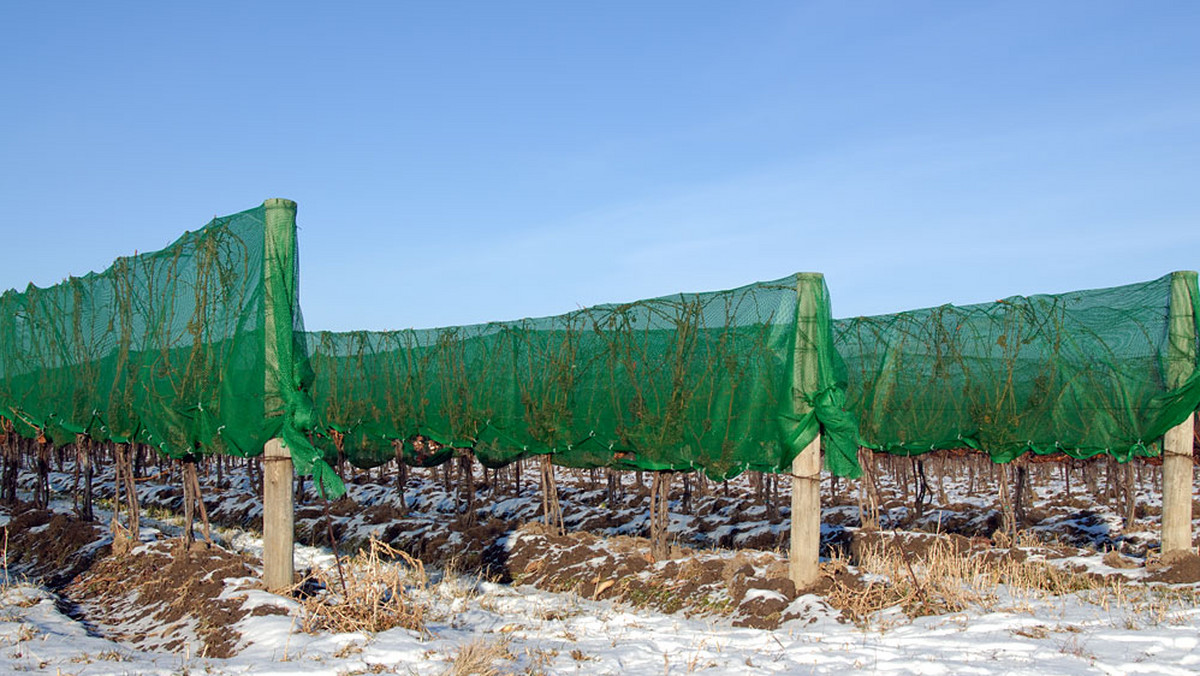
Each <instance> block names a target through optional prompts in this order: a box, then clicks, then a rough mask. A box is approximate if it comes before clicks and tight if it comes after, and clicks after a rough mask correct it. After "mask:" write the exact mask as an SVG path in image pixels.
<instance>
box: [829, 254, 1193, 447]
mask: <svg viewBox="0 0 1200 676" xmlns="http://www.w3.org/2000/svg"><path fill="white" fill-rule="evenodd" d="M1198 299H1200V294H1198V293H1197V282H1196V273H1194V272H1176V273H1173V274H1171V275H1168V276H1166V277H1163V278H1161V279H1157V280H1154V281H1152V282H1145V283H1142V284H1131V285H1128V286H1121V287H1116V288H1110V289H1098V290H1093V291H1078V292H1072V293H1064V294H1057V295H1038V296H1030V297H1012V298H1006V299H1004V300H1000V301H996V302H995V303H988V304H981V305H970V306H965V307H956V306H953V305H943V306H941V307H936V308H930V309H925V310H915V311H912V312H902V313H898V314H893V315H884V316H878V317H858V318H854V319H845V320H838V321H836V322H835V328H834V333H835V344H836V346H837V350H838V352H839V353H840V354H841V356H842V357H843V358H844V359H845V362H846V368H847V397H848V404H847V406H848V408H849V409H850V410H851V411H852V412H853V413H854V414H855V415H856V416H857V418H858V420H859V423H860V434H861V443H862V444H863V445H864V446H867V447H870V448H873V449H877V450H882V451H887V452H890V453H895V454H902V455H910V454H917V453H923V452H926V451H930V450H933V449H942V448H956V447H957V448H962V447H972V448H977V449H982V450H985V451H987V452H988V453H989V454H990V455H991V457H992V459H993V460H995V461H997V462H1007V461H1010V460H1012V459H1014V458H1016V457H1018V456H1019V455H1021V454H1022V453H1025V452H1026V451H1033V452H1034V453H1039V454H1048V453H1053V452H1058V451H1061V452H1064V453H1067V454H1069V455H1071V456H1074V457H1081V458H1082V457H1090V456H1093V455H1096V454H1099V453H1107V454H1110V455H1112V456H1113V457H1115V458H1116V459H1118V460H1120V461H1126V460H1128V459H1129V458H1131V457H1134V456H1151V455H1157V454H1158V452H1159V447H1160V440H1161V438H1162V436H1163V434H1164V433H1165V432H1166V431H1167V430H1168V429H1170V428H1171V427H1173V426H1174V425H1176V424H1178V423H1180V422H1182V421H1183V420H1185V419H1186V418H1187V416H1188V415H1191V413H1192V412H1193V411H1195V410H1196V408H1197V406H1198V405H1200V375H1198V372H1197V370H1196V360H1197V328H1196V317H1197V303H1198Z"/></svg>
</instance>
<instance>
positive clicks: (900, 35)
mask: <svg viewBox="0 0 1200 676" xmlns="http://www.w3.org/2000/svg"><path fill="white" fill-rule="evenodd" d="M0 66H2V67H0V85H2V87H3V89H2V91H3V92H4V95H3V98H2V99H0V100H2V101H3V102H4V105H3V106H0V207H2V208H0V234H2V235H3V238H2V239H0V242H2V244H0V252H3V253H2V255H3V263H2V264H0V288H12V287H18V288H23V287H24V285H25V284H26V283H28V282H34V283H37V284H39V285H46V284H51V283H55V282H57V281H60V280H61V279H63V278H64V277H66V276H67V275H69V274H75V275H79V274H83V273H86V272H88V271H90V270H96V269H102V268H104V267H106V266H107V265H108V264H109V263H110V262H111V261H112V260H113V259H114V258H115V257H117V256H120V255H126V254H129V253H132V252H133V251H135V250H138V251H146V250H152V249H157V248H160V247H162V246H164V245H166V244H167V243H169V242H170V241H172V240H174V239H175V238H176V237H177V236H178V235H179V234H180V233H182V232H183V231H184V230H185V229H195V228H196V227H199V226H200V225H203V224H204V223H205V222H207V221H208V220H209V219H211V218H212V217H213V216H214V215H220V214H227V213H232V212H236V211H240V210H242V209H246V208H249V207H252V206H255V205H256V204H259V203H261V202H262V200H263V199H265V198H267V197H287V198H290V199H294V200H296V201H297V202H298V203H299V205H300V210H299V224H300V247H301V256H302V286H301V293H302V303H303V308H304V313H305V318H306V322H307V325H308V327H309V328H312V329H332V330H345V329H356V328H363V329H382V328H404V327H430V326H444V325H452V324H467V323H474V322H482V321H488V320H503V319H515V318H519V317H525V316H541V315H548V314H557V313H561V312H566V311H569V310H571V309H574V308H576V307H581V306H587V305H593V304H596V303H602V302H615V301H627V300H634V299H637V298H648V297H653V296H658V295H664V294H670V293H674V292H679V291H702V290H711V289H720V288H729V287H734V286H740V285H743V284H746V283H749V282H752V281H757V280H765V279H775V278H779V277H783V276H785V275H787V274H790V273H792V272H796V271H819V272H824V273H825V274H826V277H827V281H828V284H829V287H830V290H831V294H832V298H833V304H834V314H835V315H837V316H850V315H857V314H876V313H884V312H891V311H898V310H903V309H911V308H915V307H924V306H929V305H936V304H940V303H944V302H955V303H970V302H981V301H988V300H993V299H995V298H999V297H1002V296H1007V295H1013V294H1028V293H1037V292H1055V291H1067V290H1071V289H1078V288H1093V287H1102V286H1112V285H1117V284H1123V283H1127V282H1133V281H1139V280H1145V279H1152V278H1156V277H1159V276H1161V275H1163V274H1165V273H1167V272H1169V271H1171V270H1175V269H1196V268H1197V267H1200V260H1198V258H1200V3H1197V2H1166V1H1164V2H1153V3H1135V2H1024V3H1023V2H1003V3H987V2H828V3H808V2H779V3H774V2H741V3H737V2H704V1H700V2H654V3H643V2H594V3H591V2H586V3H585V2H536V3H535V2H504V3H497V2H478V3H473V2H411V3H401V2H388V3H383V2H380V3H322V4H312V5H306V4H304V3H296V2H292V3H278V4H274V5H273V4H271V3H267V2H254V3H220V2H209V3H193V4H192V5H191V6H185V5H184V4H183V3H158V2H146V3H82V2H80V3H57V2H29V3H15V2H10V3H4V4H3V5H2V6H0Z"/></svg>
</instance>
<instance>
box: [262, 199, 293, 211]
mask: <svg viewBox="0 0 1200 676" xmlns="http://www.w3.org/2000/svg"><path fill="white" fill-rule="evenodd" d="M263 206H264V207H266V208H268V209H271V208H273V207H275V208H278V207H282V208H284V209H295V208H296V203H295V202H293V201H292V200H289V199H285V198H283V197H272V198H270V199H266V200H263Z"/></svg>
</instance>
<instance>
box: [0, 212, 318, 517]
mask: <svg viewBox="0 0 1200 676" xmlns="http://www.w3.org/2000/svg"><path fill="white" fill-rule="evenodd" d="M295 213H296V207H295V204H294V203H292V202H289V201H287V200H268V201H267V202H266V203H264V205H263V206H260V207H258V208H255V209H250V210H248V211H243V212H241V213H238V214H234V215H232V216H226V217H222V218H216V219H214V220H213V221H212V222H211V223H209V224H208V225H207V226H205V227H203V228H201V229H200V230H197V231H195V232H188V233H185V234H184V235H183V236H182V237H180V238H179V239H178V240H177V241H176V242H174V243H173V244H171V245H170V246H168V247H167V248H165V249H163V250H161V251H156V252H152V253H145V254H140V255H137V256H132V257H129V258H121V259H118V260H117V261H116V262H115V263H114V264H113V265H112V266H111V267H110V268H108V269H107V270H105V271H103V272H99V273H92V274H88V275H86V276H84V277H72V278H70V279H68V280H67V281H65V282H63V283H61V284H57V285H55V286H51V287H49V288H45V289H43V288H38V287H36V286H32V285H30V286H29V287H28V288H27V289H26V290H25V291H24V292H21V293H18V292H16V291H9V292H6V293H5V294H3V295H2V296H0V416H3V417H4V418H7V419H8V420H9V421H11V422H12V423H13V425H14V427H15V429H16V431H18V432H19V433H21V434H24V435H26V436H30V437H41V438H45V439H47V440H48V441H50V442H53V443H55V444H57V445H63V444H67V443H70V442H72V441H74V439H75V436H76V435H77V434H85V435H89V436H91V437H92V438H94V439H96V440H101V441H113V442H117V443H143V444H146V445H149V446H151V447H153V448H155V449H157V450H158V451H159V452H160V453H163V454H165V455H168V456H171V457H176V458H181V457H185V456H189V455H197V454H202V453H225V454H233V455H242V456H246V455H256V454H258V453H261V452H262V449H263V445H264V444H265V443H266V441H267V440H269V439H271V438H272V437H276V436H278V437H282V438H283V439H284V441H285V443H286V444H287V445H288V446H289V447H290V448H291V449H292V454H293V457H294V459H295V460H296V463H297V466H298V467H299V468H301V469H302V471H306V472H314V473H316V474H317V475H318V477H319V478H323V479H325V480H326V482H327V483H326V486H327V488H328V489H329V490H331V491H332V493H333V494H336V493H337V491H338V489H339V487H340V485H338V484H336V483H329V479H330V476H331V473H330V472H329V471H328V468H327V467H322V466H321V465H323V463H321V462H320V457H319V454H318V453H317V452H316V451H315V449H313V448H312V446H311V445H309V444H308V442H307V439H306V438H305V435H304V432H303V431H304V429H305V426H306V425H311V420H312V413H311V410H312V408H311V402H310V401H308V400H307V395H306V394H305V392H304V389H305V387H306V386H307V383H306V382H304V379H303V374H304V373H306V371H305V370H304V365H305V359H304V353H303V350H302V349H300V350H297V349H295V348H296V347H297V346H298V347H301V348H302V344H299V345H297V338H296V336H298V335H300V336H302V334H300V333H299V332H298V330H301V331H302V329H303V327H302V326H301V325H300V323H299V311H298V307H299V305H298V297H297V293H296V269H297V268H296V256H295ZM333 479H334V480H336V477H334V478H333Z"/></svg>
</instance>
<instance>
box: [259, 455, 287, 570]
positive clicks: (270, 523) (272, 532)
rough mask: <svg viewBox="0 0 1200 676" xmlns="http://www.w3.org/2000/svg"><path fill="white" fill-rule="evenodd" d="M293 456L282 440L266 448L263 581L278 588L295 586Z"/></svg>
mask: <svg viewBox="0 0 1200 676" xmlns="http://www.w3.org/2000/svg"><path fill="white" fill-rule="evenodd" d="M292 514H293V509H292V455H291V453H289V452H288V450H287V449H286V448H284V446H283V443H282V442H280V441H279V439H272V440H270V441H268V442H267V445H266V447H265V448H264V449H263V584H264V585H265V586H266V588H267V589H268V590H271V591H279V590H282V589H287V588H288V587H291V586H292V571H293V570H294V568H295V561H294V560H293V551H294V548H293V546H292V545H293V543H292V532H293V531H292Z"/></svg>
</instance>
